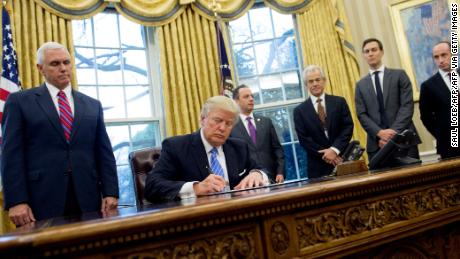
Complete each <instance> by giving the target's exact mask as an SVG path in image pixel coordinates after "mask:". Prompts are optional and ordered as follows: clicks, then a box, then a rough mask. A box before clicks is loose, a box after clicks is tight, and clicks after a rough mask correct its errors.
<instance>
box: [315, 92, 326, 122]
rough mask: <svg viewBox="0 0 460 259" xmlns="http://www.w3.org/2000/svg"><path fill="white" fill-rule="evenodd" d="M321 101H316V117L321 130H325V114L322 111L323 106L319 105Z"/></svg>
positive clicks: (319, 99)
mask: <svg viewBox="0 0 460 259" xmlns="http://www.w3.org/2000/svg"><path fill="white" fill-rule="evenodd" d="M322 101H323V100H321V98H318V99H316V103H317V104H318V117H319V120H320V121H321V126H322V127H323V129H325V128H326V112H325V111H324V106H323V105H322V104H321V102H322Z"/></svg>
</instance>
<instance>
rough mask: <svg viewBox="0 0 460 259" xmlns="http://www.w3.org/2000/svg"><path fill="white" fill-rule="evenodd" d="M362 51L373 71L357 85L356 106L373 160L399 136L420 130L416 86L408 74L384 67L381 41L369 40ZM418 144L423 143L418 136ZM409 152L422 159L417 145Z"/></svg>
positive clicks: (369, 153) (412, 155)
mask: <svg viewBox="0 0 460 259" xmlns="http://www.w3.org/2000/svg"><path fill="white" fill-rule="evenodd" d="M362 49H363V56H364V59H365V60H366V62H367V63H368V65H369V68H370V71H369V74H368V75H366V76H365V77H363V78H362V79H361V80H359V81H358V82H357V83H356V89H355V106H356V113H357V115H358V119H359V122H360V123H361V125H362V126H363V128H364V130H365V131H366V132H367V153H368V155H369V160H371V159H372V157H373V156H374V155H375V154H376V153H377V152H378V151H379V150H380V149H381V148H382V147H383V146H384V145H385V144H386V143H387V142H388V141H389V140H390V139H391V138H392V137H393V136H394V135H395V134H397V133H400V132H402V131H403V130H405V129H410V130H412V131H413V132H414V133H417V131H416V130H415V126H414V123H413V122H412V115H413V114H414V101H413V96H412V86H411V83H410V80H409V77H408V76H407V74H406V72H404V70H401V69H391V68H387V67H385V66H384V65H383V62H382V57H383V54H384V52H383V45H382V43H381V42H380V41H379V40H378V39H374V38H370V39H366V40H365V41H364V42H363V47H362ZM376 78H378V80H375V79H376ZM417 142H418V143H421V141H420V138H418V136H417ZM407 152H408V154H407V155H408V156H410V157H413V158H418V157H419V155H418V148H417V146H416V145H414V146H412V147H411V148H409V150H408V151H407Z"/></svg>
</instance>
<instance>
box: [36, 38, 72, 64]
mask: <svg viewBox="0 0 460 259" xmlns="http://www.w3.org/2000/svg"><path fill="white" fill-rule="evenodd" d="M50 49H64V50H65V51H67V53H69V51H68V50H67V48H66V47H65V46H64V45H62V44H60V43H57V42H53V41H49V42H45V43H44V44H43V45H41V46H40V48H39V49H38V50H37V64H39V65H42V64H43V62H44V59H45V52H46V51H47V50H50ZM69 55H70V54H69Z"/></svg>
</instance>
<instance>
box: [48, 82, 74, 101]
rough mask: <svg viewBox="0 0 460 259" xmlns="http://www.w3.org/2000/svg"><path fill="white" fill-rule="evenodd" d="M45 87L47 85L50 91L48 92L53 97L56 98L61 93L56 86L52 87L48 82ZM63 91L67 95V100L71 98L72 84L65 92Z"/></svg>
mask: <svg viewBox="0 0 460 259" xmlns="http://www.w3.org/2000/svg"><path fill="white" fill-rule="evenodd" d="M45 85H46V88H47V89H48V92H49V93H50V95H51V96H52V97H56V96H57V95H58V93H59V91H60V89H59V88H57V87H56V86H54V85H52V84H50V83H48V82H45ZM62 91H64V93H65V95H66V97H67V98H69V96H71V95H72V87H70V84H69V85H68V86H66V87H65V88H64V90H62Z"/></svg>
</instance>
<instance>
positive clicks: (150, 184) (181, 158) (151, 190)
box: [144, 131, 261, 202]
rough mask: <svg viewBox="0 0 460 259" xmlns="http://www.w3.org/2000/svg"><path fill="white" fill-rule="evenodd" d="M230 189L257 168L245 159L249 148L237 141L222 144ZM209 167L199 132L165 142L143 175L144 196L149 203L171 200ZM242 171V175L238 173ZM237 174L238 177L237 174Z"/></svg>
mask: <svg viewBox="0 0 460 259" xmlns="http://www.w3.org/2000/svg"><path fill="white" fill-rule="evenodd" d="M223 150H224V153H225V161H226V163H227V173H228V177H229V182H230V188H231V189H233V188H234V187H235V186H236V185H238V183H239V182H240V181H241V180H242V179H243V178H244V177H246V176H247V173H249V171H251V170H252V169H261V167H259V166H257V165H256V163H255V161H254V160H252V159H251V158H250V156H249V148H248V145H247V144H246V143H244V142H243V141H241V140H239V139H234V138H229V139H227V141H226V142H225V144H224V145H223ZM208 168H210V166H209V163H208V157H207V154H206V150H205V147H204V144H203V141H202V140H201V136H200V131H197V132H194V133H192V134H188V135H183V136H176V137H171V138H168V139H165V140H164V141H163V143H162V149H161V155H160V160H159V161H158V162H157V164H156V165H155V168H154V169H153V170H152V172H151V173H150V174H149V175H148V176H147V179H146V182H145V190H144V195H145V197H146V199H148V200H149V201H152V202H155V201H159V200H174V199H177V198H178V194H179V191H180V189H181V188H182V185H184V184H185V183H186V182H192V181H203V180H204V179H205V178H206V177H208V175H209V170H208ZM243 172H246V173H244V174H241V173H243ZM240 174H241V175H240Z"/></svg>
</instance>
